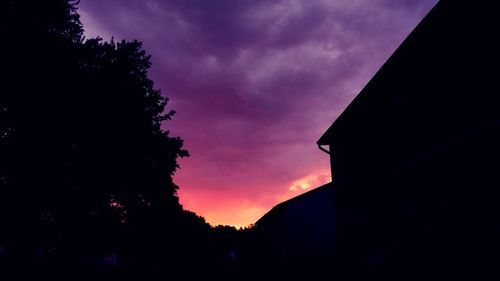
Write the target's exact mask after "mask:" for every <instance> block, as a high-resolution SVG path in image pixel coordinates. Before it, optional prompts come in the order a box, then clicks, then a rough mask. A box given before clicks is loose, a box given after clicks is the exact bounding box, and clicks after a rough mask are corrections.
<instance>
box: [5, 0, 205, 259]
mask: <svg viewBox="0 0 500 281" xmlns="http://www.w3.org/2000/svg"><path fill="white" fill-rule="evenodd" d="M76 4H77V3H76V1H68V0H54V1H31V0H22V1H21V0H12V1H2V3H1V4H0V5H1V6H0V12H1V13H2V15H1V17H0V18H1V27H0V28H1V31H2V36H3V40H2V44H1V45H2V54H3V57H2V59H3V63H2V68H3V69H2V73H4V75H3V76H2V78H1V87H2V90H1V95H0V153H1V157H0V223H1V224H2V232H1V234H0V246H2V245H4V246H5V247H6V248H7V253H9V255H13V256H17V257H33V256H36V255H39V256H43V257H46V256H47V255H53V256H54V257H58V256H59V257H65V260H67V257H70V256H73V255H75V258H77V257H78V258H80V257H81V256H82V255H84V254H85V253H87V254H89V255H92V254H96V253H101V254H105V253H111V252H117V251H125V249H126V250H127V251H131V252H133V251H134V249H133V248H134V247H135V250H137V249H141V251H143V253H142V254H143V255H147V254H150V252H148V251H152V250H153V249H162V248H165V247H166V246H161V245H159V244H158V243H167V242H168V243H173V241H170V240H169V238H172V239H179V238H180V237H182V236H183V235H180V234H179V233H182V232H184V231H185V230H184V229H180V228H179V227H181V226H182V225H183V224H185V223H183V222H182V220H184V219H186V216H188V215H186V214H185V213H184V212H183V210H182V207H181V205H180V204H179V202H178V197H177V194H176V191H177V188H178V187H177V186H176V185H175V184H174V183H173V181H172V175H173V173H174V172H175V170H176V169H177V168H178V164H177V159H178V158H179V157H185V156H188V152H187V151H186V150H183V149H182V143H183V142H182V140H181V139H180V138H178V137H171V136H170V135H169V132H168V131H164V130H163V129H162V123H163V121H166V120H169V119H170V118H171V117H172V116H173V115H174V112H173V111H170V112H167V113H164V108H165V106H166V104H167V102H168V99H167V98H166V97H164V96H162V95H161V94H160V91H159V90H157V89H155V88H154V85H153V81H152V80H151V79H149V78H148V70H149V68H150V66H151V63H150V57H149V56H148V55H147V54H146V53H145V51H144V50H143V49H142V46H141V43H139V42H137V41H132V42H127V41H122V42H119V43H115V42H113V41H111V42H103V41H102V40H101V39H90V40H85V39H84V37H83V35H82V34H83V30H82V25H81V23H80V21H79V16H78V14H77V12H76ZM188 217H189V216H188ZM195 221H196V222H194V223H193V224H198V225H199V227H201V228H204V227H206V226H207V224H206V223H205V222H204V220H195ZM131 241H134V242H133V243H131ZM160 241H163V242H160ZM125 245H134V246H130V247H125Z"/></svg>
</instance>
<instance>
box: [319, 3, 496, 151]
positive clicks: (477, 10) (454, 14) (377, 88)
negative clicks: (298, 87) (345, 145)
mask: <svg viewBox="0 0 500 281" xmlns="http://www.w3.org/2000/svg"><path fill="white" fill-rule="evenodd" d="M492 2H493V1H486V0H480V1H474V2H472V1H464V0H441V1H440V2H439V3H438V4H436V6H435V7H434V8H433V9H432V10H431V11H430V12H429V13H428V14H427V16H426V17H425V18H424V19H423V20H422V21H421V22H420V23H419V24H418V25H417V27H416V28H415V29H414V30H413V32H412V33H411V34H410V35H409V36H408V37H407V38H406V39H405V40H404V42H403V43H402V44H401V45H400V46H399V48H398V49H397V50H396V51H395V52H394V53H393V55H392V56H391V57H390V58H389V59H388V61H387V62H386V63H385V64H384V65H383V66H382V67H381V69H380V70H379V71H378V72H377V73H376V74H375V75H374V77H373V78H372V79H371V80H370V82H369V83H368V84H367V85H366V86H365V87H364V88H363V90H362V91H361V92H360V93H359V95H358V96H357V97H356V98H355V99H354V100H353V101H352V102H351V103H350V104H349V106H348V107H347V108H346V109H345V110H344V112H343V113H342V114H341V115H340V116H339V117H338V118H337V120H336V121H335V122H334V123H333V124H332V125H331V126H330V127H329V128H328V130H327V131H326V132H325V133H324V134H323V135H322V136H321V138H320V139H319V140H318V141H317V144H318V145H332V144H335V143H336V141H337V138H339V137H342V136H343V135H345V134H348V133H349V131H354V130H356V128H358V129H366V128H369V126H368V124H370V126H373V125H375V126H377V123H376V122H377V121H379V122H382V121H387V120H390V118H391V117H392V116H385V117H387V118H385V117H384V118H382V117H380V116H382V115H384V114H389V113H385V112H386V111H391V110H392V108H391V106H393V105H394V103H397V101H398V99H401V97H402V98H403V99H406V98H407V97H408V96H412V97H411V98H410V99H408V100H409V101H411V102H412V103H413V104H415V106H417V105H418V104H419V102H423V101H422V100H423V99H425V98H431V99H434V97H435V96H436V95H445V94H448V93H447V90H449V91H452V90H453V91H455V90H456V91H460V88H459V86H458V82H457V81H458V80H460V78H459V77H460V76H461V75H462V72H463V73H466V74H467V75H474V74H473V71H475V70H474V69H473V67H474V66H478V65H475V64H474V63H475V62H473V60H474V57H473V56H484V57H483V58H485V59H487V56H486V55H485V54H482V53H483V51H484V52H488V51H486V50H483V49H484V48H487V46H488V45H490V44H494V38H493V36H491V35H492V34H493V32H495V31H498V28H496V27H497V26H498V22H497V21H498V20H497V19H496V18H498V17H497V16H496V15H495V11H497V10H496V9H495V8H494V6H492V5H493V4H492ZM472 3H473V4H472ZM489 51H492V52H493V49H489ZM460 60H462V61H463V65H462V66H460V65H458V64H457V61H460ZM480 67H482V68H484V63H483V64H482V65H480ZM464 77H466V76H465V75H464ZM450 84H455V86H453V85H452V86H451V88H447V87H448V85H450ZM411 87H417V88H418V89H419V91H417V90H413V89H412V88H411ZM453 87H456V89H455V88H453ZM431 95H432V96H431ZM396 96H397V98H396V99H395V98H394V97H396ZM446 98H449V97H446ZM419 99H420V101H418V100H419ZM395 100H396V102H395ZM410 106H411V105H410ZM460 106H463V103H462V104H460ZM416 112H417V111H416ZM436 112H438V111H436ZM450 114H456V115H455V117H459V115H460V114H462V115H463V111H460V110H457V111H456V112H454V111H453V112H451V111H450ZM436 116H437V115H436ZM436 116H435V117H436ZM392 118H394V117H392ZM459 118H460V117H459ZM370 119H372V120H370ZM434 119H436V118H434ZM457 120H459V119H457Z"/></svg>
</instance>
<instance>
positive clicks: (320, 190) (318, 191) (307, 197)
mask: <svg viewBox="0 0 500 281" xmlns="http://www.w3.org/2000/svg"><path fill="white" fill-rule="evenodd" d="M332 188H333V184H332V183H331V182H330V183H327V184H325V185H322V186H320V187H317V188H315V189H313V190H310V191H308V192H305V193H303V194H301V195H299V196H295V197H293V198H291V199H288V200H286V201H283V202H281V203H279V204H278V205H276V206H274V207H273V208H272V209H271V210H270V211H269V212H267V213H266V214H265V215H264V216H262V217H261V218H260V219H259V220H258V221H257V222H256V223H255V224H256V225H262V224H265V223H266V222H267V221H269V220H270V219H271V217H273V216H275V215H277V214H280V213H281V211H282V210H284V209H286V208H287V207H289V206H291V205H295V204H300V203H301V202H306V201H307V202H316V201H315V200H311V198H314V197H317V196H319V197H322V196H323V195H324V193H328V192H330V191H331V189H332ZM330 197H331V196H330Z"/></svg>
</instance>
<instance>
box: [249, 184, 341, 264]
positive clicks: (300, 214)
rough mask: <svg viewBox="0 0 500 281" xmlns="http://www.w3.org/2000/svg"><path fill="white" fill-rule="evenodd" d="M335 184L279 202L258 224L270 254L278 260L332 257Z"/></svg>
mask: <svg viewBox="0 0 500 281" xmlns="http://www.w3.org/2000/svg"><path fill="white" fill-rule="evenodd" d="M332 198H333V186H332V184H331V183H330V184H326V185H324V186H321V187H318V188H316V189H313V190H311V191H309V192H306V193H304V194H302V195H300V196H297V197H295V198H292V199H290V200H287V201H285V202H282V203H280V204H278V205H276V206H275V207H274V208H273V209H272V210H271V211H269V212H268V213H267V214H265V215H264V216H263V217H262V218H261V219H259V220H258V221H257V222H256V223H255V224H256V226H257V227H258V228H260V229H262V232H261V233H260V234H261V235H262V237H265V238H264V239H263V240H264V243H265V245H264V248H265V249H266V252H267V255H266V256H267V257H269V258H271V259H279V260H298V259H301V260H303V259H309V258H330V257H331V256H332V254H333V253H335V251H334V246H335V243H334V242H335V239H333V238H334V236H335V227H334V226H335V223H334V216H333V214H334V210H333V204H332V203H333V202H332Z"/></svg>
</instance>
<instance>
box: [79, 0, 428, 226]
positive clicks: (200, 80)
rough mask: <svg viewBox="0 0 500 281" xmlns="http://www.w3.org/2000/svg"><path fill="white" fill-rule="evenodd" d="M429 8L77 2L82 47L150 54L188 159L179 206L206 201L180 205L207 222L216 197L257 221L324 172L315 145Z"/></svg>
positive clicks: (371, 3) (279, 0)
mask: <svg viewBox="0 0 500 281" xmlns="http://www.w3.org/2000/svg"><path fill="white" fill-rule="evenodd" d="M435 2H437V1H436V0H411V1H410V0H336V1H334V0H316V1H308V0H239V1H234V0H211V1H206V0H121V1H118V0H84V1H82V3H81V11H82V12H83V22H84V25H85V27H86V28H87V30H86V31H87V33H86V34H87V35H88V36H96V35H100V34H101V35H104V36H105V37H109V36H110V35H113V36H115V37H116V38H117V39H120V38H127V39H138V40H140V41H143V42H144V46H145V48H146V49H147V51H148V52H149V53H151V54H152V59H153V68H152V71H151V76H152V78H153V79H154V80H155V82H156V86H157V87H159V88H161V89H162V91H163V93H164V94H165V95H167V96H169V97H170V98H171V103H170V104H169V107H171V108H173V109H175V110H176V111H177V112H178V115H177V116H176V117H175V118H174V121H172V122H171V123H167V124H166V125H165V126H166V128H168V129H170V130H171V131H172V133H173V134H175V135H179V136H181V137H182V138H184V139H185V143H186V146H187V148H188V149H189V150H190V152H191V155H192V156H191V157H190V158H189V159H185V160H183V161H182V162H181V164H182V167H183V169H182V170H181V171H179V172H178V173H177V175H176V178H175V180H176V182H177V183H178V184H179V185H180V186H181V190H183V192H184V193H183V192H181V202H184V201H183V200H187V199H183V194H195V193H198V194H204V197H200V196H195V197H196V198H197V199H196V200H197V201H196V202H194V201H193V200H194V199H193V200H191V201H192V204H188V205H189V207H190V208H193V210H194V211H199V212H200V213H201V214H202V215H204V214H205V215H206V214H208V213H207V211H206V210H203V211H201V210H202V208H201V207H200V206H202V205H203V204H206V202H208V201H209V200H212V201H213V202H218V204H219V205H224V201H223V199H222V198H224V200H233V199H234V200H236V201H238V200H239V201H240V202H242V200H246V201H245V202H249V203H248V204H249V206H250V207H248V208H257V209H258V210H261V211H262V212H263V210H266V209H268V208H270V207H272V206H273V205H274V204H276V203H278V202H276V200H281V199H283V196H293V194H290V192H289V190H288V187H289V186H290V183H291V182H293V181H295V180H296V179H300V178H303V177H307V176H308V175H309V173H310V171H318V170H328V165H329V162H328V156H327V155H325V154H323V153H322V152H320V151H319V150H317V148H316V146H315V141H316V140H317V139H318V138H319V137H320V135H321V134H322V133H323V132H324V131H325V130H326V129H327V128H328V126H329V125H330V124H331V122H333V121H334V120H335V118H336V117H337V116H338V115H339V114H340V113H341V112H342V110H343V109H344V108H345V107H346V106H347V105H348V103H349V102H350V101H351V100H352V99H353V98H354V97H355V95H356V94H357V93H358V92H359V91H360V90H361V89H362V87H363V86H364V85H365V84H366V83H367V82H368V80H369V78H370V77H371V76H372V75H373V74H374V73H375V71H376V70H377V69H378V68H379V67H380V66H381V65H382V63H383V62H384V61H385V60H386V59H387V58H388V56H389V55H390V54H391V53H392V52H393V51H394V50H395V49H396V47H397V46H398V45H399V44H400V42H401V41H402V40H403V39H404V37H405V36H406V35H407V34H408V33H409V32H410V31H411V30H412V28H413V27H414V26H415V25H416V24H417V23H418V22H419V21H420V19H421V18H422V17H423V15H425V14H426V13H427V11H428V10H429V9H430V8H431V7H432V6H433V5H434V4H435ZM221 193H222V194H226V193H227V194H232V196H233V197H231V198H233V199H230V198H229V197H227V196H219V197H217V196H215V195H214V194H218V195H220V194H221ZM192 197H193V198H194V196H192ZM186 198H187V197H186ZM204 198H205V199H204ZM218 198H219V199H218ZM212 201H210V202H212ZM245 204H246V203H245ZM252 204H254V205H252ZM215 205H216V204H215ZM242 205H244V204H242ZM254 210H255V209H254ZM203 212H205V213H203ZM253 214H254V215H255V214H256V212H253ZM238 220H241V218H236V215H235V224H240V225H241V224H244V223H240V222H237V221H238ZM227 221H230V219H229V218H228V219H227Z"/></svg>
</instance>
